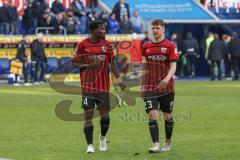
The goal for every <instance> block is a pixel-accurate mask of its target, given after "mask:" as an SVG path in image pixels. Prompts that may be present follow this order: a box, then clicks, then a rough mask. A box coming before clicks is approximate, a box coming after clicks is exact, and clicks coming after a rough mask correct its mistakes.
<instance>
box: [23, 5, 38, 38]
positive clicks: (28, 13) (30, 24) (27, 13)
mask: <svg viewBox="0 0 240 160" xmlns="http://www.w3.org/2000/svg"><path fill="white" fill-rule="evenodd" d="M22 18H23V20H22V26H23V28H24V30H25V33H26V34H34V32H35V30H34V28H35V27H36V26H34V15H33V8H32V2H31V1H30V2H29V4H28V6H27V8H25V9H24V13H23V17H22Z"/></svg>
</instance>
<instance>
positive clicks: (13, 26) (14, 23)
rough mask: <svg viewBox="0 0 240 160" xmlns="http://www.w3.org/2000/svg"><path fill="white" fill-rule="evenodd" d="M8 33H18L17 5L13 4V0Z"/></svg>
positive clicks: (10, 8)
mask: <svg viewBox="0 0 240 160" xmlns="http://www.w3.org/2000/svg"><path fill="white" fill-rule="evenodd" d="M9 12H10V33H11V34H12V35H16V34H18V12H17V7H15V5H14V1H11V3H10V7H9Z"/></svg>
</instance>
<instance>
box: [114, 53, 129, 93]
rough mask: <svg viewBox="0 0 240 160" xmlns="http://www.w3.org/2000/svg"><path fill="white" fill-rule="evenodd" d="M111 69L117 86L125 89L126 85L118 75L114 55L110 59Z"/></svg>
mask: <svg viewBox="0 0 240 160" xmlns="http://www.w3.org/2000/svg"><path fill="white" fill-rule="evenodd" d="M111 70H112V73H113V74H114V76H115V77H116V79H117V83H118V85H119V87H120V88H121V90H125V88H126V85H125V84H124V83H123V81H122V79H121V77H120V74H119V69H118V66H117V62H116V59H115V57H113V58H112V59H111Z"/></svg>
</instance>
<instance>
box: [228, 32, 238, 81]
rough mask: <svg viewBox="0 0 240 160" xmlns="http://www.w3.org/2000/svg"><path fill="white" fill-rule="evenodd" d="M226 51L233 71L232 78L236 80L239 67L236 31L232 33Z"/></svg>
mask: <svg viewBox="0 0 240 160" xmlns="http://www.w3.org/2000/svg"><path fill="white" fill-rule="evenodd" d="M228 53H229V54H228V56H229V58H231V64H232V69H233V72H234V77H233V80H238V79H239V67H240V39H239V38H238V34H237V33H236V32H234V33H232V40H231V41H230V42H229V45H228Z"/></svg>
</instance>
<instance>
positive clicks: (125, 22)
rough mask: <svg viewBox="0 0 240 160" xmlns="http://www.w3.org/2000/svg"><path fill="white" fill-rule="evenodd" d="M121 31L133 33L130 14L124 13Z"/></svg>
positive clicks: (122, 32)
mask: <svg viewBox="0 0 240 160" xmlns="http://www.w3.org/2000/svg"><path fill="white" fill-rule="evenodd" d="M120 33H121V34H131V33H132V23H131V22H130V21H129V19H128V15H127V14H124V15H123V20H122V21H121V22H120Z"/></svg>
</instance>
